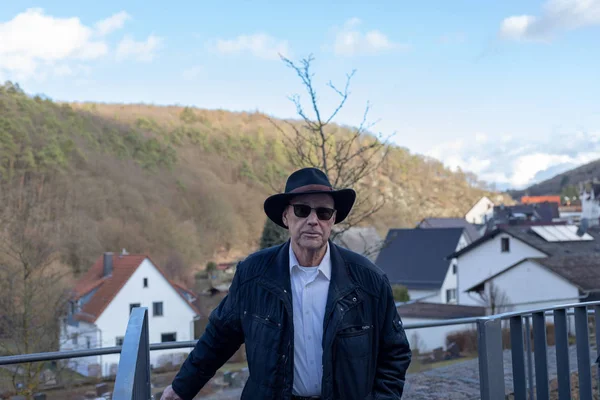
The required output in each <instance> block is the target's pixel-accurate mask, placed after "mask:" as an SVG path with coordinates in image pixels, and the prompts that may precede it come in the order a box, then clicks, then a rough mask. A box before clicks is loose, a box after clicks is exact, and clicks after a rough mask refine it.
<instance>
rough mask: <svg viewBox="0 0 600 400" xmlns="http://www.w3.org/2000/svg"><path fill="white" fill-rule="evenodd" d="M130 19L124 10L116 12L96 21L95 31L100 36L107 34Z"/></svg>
mask: <svg viewBox="0 0 600 400" xmlns="http://www.w3.org/2000/svg"><path fill="white" fill-rule="evenodd" d="M129 19H131V16H130V15H129V14H127V12H125V11H121V12H118V13H116V14H114V15H112V16H110V17H108V18H106V19H103V20H102V21H98V22H96V25H95V27H96V32H97V33H98V35H100V36H104V35H108V34H109V33H112V32H114V31H116V30H119V29H121V28H123V26H124V25H125V22H126V21H127V20H129Z"/></svg>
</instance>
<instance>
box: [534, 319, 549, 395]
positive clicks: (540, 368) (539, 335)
mask: <svg viewBox="0 0 600 400" xmlns="http://www.w3.org/2000/svg"><path fill="white" fill-rule="evenodd" d="M532 318H533V348H534V356H535V382H536V385H535V386H536V394H537V398H538V399H549V398H550V389H549V385H548V346H547V344H548V340H547V336H546V316H545V315H544V312H543V311H540V312H536V313H533V317H532Z"/></svg>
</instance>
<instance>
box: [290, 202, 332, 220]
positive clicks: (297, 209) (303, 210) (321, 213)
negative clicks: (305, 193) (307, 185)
mask: <svg viewBox="0 0 600 400" xmlns="http://www.w3.org/2000/svg"><path fill="white" fill-rule="evenodd" d="M290 205H291V206H292V207H294V215H296V217H298V218H307V217H308V216H309V215H310V213H311V211H312V210H315V211H316V213H317V218H319V219H320V220H321V221H329V220H330V219H331V217H333V213H334V212H335V210H334V209H333V208H327V207H317V208H312V207H311V206H307V205H305V204H290Z"/></svg>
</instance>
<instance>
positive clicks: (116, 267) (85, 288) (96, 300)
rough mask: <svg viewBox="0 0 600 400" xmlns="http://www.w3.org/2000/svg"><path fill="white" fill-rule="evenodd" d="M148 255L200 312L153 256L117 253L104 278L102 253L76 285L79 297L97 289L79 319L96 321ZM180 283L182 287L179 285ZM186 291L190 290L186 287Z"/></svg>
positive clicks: (196, 309) (78, 316)
mask: <svg viewBox="0 0 600 400" xmlns="http://www.w3.org/2000/svg"><path fill="white" fill-rule="evenodd" d="M146 258H148V259H149V260H150V262H152V264H153V265H154V266H155V267H156V269H157V270H158V271H159V272H160V273H161V275H163V277H164V278H165V279H166V280H167V281H168V282H169V283H170V284H171V285H172V286H173V287H174V289H175V291H176V292H177V293H178V294H179V295H180V296H181V297H182V299H183V300H184V301H185V302H186V303H187V304H189V305H190V307H192V309H193V310H194V312H196V313H197V314H199V310H198V308H197V307H196V306H195V305H193V304H191V303H189V302H188V301H187V299H186V298H185V297H184V296H183V294H182V293H181V292H180V291H179V290H177V287H176V285H175V284H174V283H173V282H172V281H171V280H169V279H168V278H167V276H166V275H165V274H164V273H163V271H161V269H160V267H159V266H158V265H157V264H156V263H155V262H154V261H152V260H151V259H150V257H148V256H146V255H139V254H136V255H132V254H127V255H120V254H114V255H113V270H112V274H111V275H110V276H109V277H103V270H104V256H103V255H101V256H100V257H99V258H98V259H97V260H96V262H95V263H94V265H93V266H92V267H91V268H90V269H89V270H88V271H87V272H86V273H85V274H84V275H83V276H82V277H81V278H80V279H79V280H78V282H77V284H76V285H75V298H77V299H79V298H81V297H83V296H84V295H86V294H88V293H90V292H91V291H92V290H94V289H96V292H95V293H94V294H93V295H92V297H91V299H90V300H89V301H88V302H87V303H85V304H84V305H83V307H82V308H81V310H80V311H79V312H78V313H77V315H76V318H77V319H78V320H81V321H87V322H91V323H93V322H95V321H96V319H98V317H99V316H100V315H101V314H102V312H103V311H104V310H105V309H106V307H108V305H109V304H110V302H111V301H112V300H113V299H114V297H115V296H116V295H117V293H119V291H120V290H121V289H122V288H123V286H124V285H125V283H126V282H127V281H128V280H129V278H130V277H131V275H133V273H134V272H135V270H136V269H137V268H138V267H139V266H140V264H141V263H142V262H143V261H144V260H145V259H146ZM177 286H179V287H181V286H180V285H177ZM185 290H186V291H188V290H187V289H185Z"/></svg>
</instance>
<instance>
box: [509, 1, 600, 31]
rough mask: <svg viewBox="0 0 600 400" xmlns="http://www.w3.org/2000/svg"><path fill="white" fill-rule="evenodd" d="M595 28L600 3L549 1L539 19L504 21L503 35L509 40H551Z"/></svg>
mask: <svg viewBox="0 0 600 400" xmlns="http://www.w3.org/2000/svg"><path fill="white" fill-rule="evenodd" d="M592 25H600V0H548V1H547V2H546V4H544V7H543V11H542V14H541V15H540V16H532V15H519V16H511V17H508V18H506V19H504V20H503V21H502V24H501V26H500V36H501V37H502V38H504V39H509V40H527V41H548V40H550V38H551V37H552V34H554V33H556V32H559V31H565V30H572V29H577V28H583V27H586V26H592Z"/></svg>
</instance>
